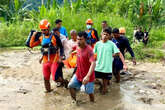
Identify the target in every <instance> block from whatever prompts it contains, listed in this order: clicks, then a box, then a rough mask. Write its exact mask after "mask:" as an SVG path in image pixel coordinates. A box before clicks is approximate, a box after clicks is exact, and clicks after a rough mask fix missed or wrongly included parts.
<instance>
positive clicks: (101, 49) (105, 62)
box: [94, 40, 120, 73]
mask: <svg viewBox="0 0 165 110" xmlns="http://www.w3.org/2000/svg"><path fill="white" fill-rule="evenodd" d="M119 52H120V51H119V49H118V48H117V46H116V45H115V43H113V42H112V41H109V40H108V41H107V42H105V43H103V42H102V41H99V42H97V43H96V45H95V47H94V53H95V54H97V60H96V67H95V71H98V72H103V73H112V62H113V56H112V55H113V54H115V53H119Z"/></svg>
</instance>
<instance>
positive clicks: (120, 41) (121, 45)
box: [115, 36, 135, 57]
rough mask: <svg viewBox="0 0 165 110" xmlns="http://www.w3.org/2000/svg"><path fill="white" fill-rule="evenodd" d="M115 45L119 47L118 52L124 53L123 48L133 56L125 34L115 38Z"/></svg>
mask: <svg viewBox="0 0 165 110" xmlns="http://www.w3.org/2000/svg"><path fill="white" fill-rule="evenodd" d="M115 40H116V41H117V42H116V45H117V47H118V48H119V49H120V52H121V53H122V54H123V56H124V55H125V53H124V52H125V49H127V51H128V52H129V53H130V54H131V56H132V57H135V54H134V52H133V50H132V48H131V46H130V44H129V40H128V39H127V38H126V37H125V36H120V37H119V38H117V39H115Z"/></svg>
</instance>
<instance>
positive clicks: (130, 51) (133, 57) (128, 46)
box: [125, 38, 136, 65]
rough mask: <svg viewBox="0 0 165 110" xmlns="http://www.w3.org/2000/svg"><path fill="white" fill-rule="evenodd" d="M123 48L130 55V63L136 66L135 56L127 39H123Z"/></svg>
mask: <svg viewBox="0 0 165 110" xmlns="http://www.w3.org/2000/svg"><path fill="white" fill-rule="evenodd" d="M125 46H126V48H127V51H128V52H129V53H130V55H131V57H132V61H133V63H134V65H136V59H135V54H134V52H133V50H132V48H131V46H130V44H129V41H128V39H127V38H125Z"/></svg>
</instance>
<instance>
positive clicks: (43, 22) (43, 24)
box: [39, 19, 50, 29]
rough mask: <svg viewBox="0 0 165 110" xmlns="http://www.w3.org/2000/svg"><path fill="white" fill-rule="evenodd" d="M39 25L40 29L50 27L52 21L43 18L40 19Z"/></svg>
mask: <svg viewBox="0 0 165 110" xmlns="http://www.w3.org/2000/svg"><path fill="white" fill-rule="evenodd" d="M39 26H40V29H49V27H50V23H49V22H48V20H46V19H43V20H41V21H40V24H39Z"/></svg>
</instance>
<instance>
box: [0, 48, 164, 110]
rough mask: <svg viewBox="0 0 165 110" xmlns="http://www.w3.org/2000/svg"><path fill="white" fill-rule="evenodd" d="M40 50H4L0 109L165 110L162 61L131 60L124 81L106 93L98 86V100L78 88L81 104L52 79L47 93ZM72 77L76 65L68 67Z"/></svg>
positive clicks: (0, 60)
mask: <svg viewBox="0 0 165 110" xmlns="http://www.w3.org/2000/svg"><path fill="white" fill-rule="evenodd" d="M39 57H40V53H39V52H38V51H35V52H33V54H31V53H29V52H28V51H24V50H19V51H18V50H13V51H3V52H2V51H1V52H0V110H165V77H164V75H165V66H163V65H162V64H161V62H160V63H143V62H138V63H137V65H136V66H133V65H132V62H130V61H127V65H128V67H129V73H130V74H127V75H122V78H121V82H120V84H117V83H115V81H114V79H113V80H112V81H111V85H110V86H109V89H108V90H109V92H108V94H106V95H101V94H100V93H99V87H98V86H97V85H96V86H95V98H96V101H95V103H91V102H89V99H88V96H87V95H86V94H84V93H82V92H78V94H77V99H78V100H79V101H78V102H79V104H78V106H77V105H76V104H74V103H73V102H72V100H71V97H70V94H69V91H68V90H66V89H65V88H62V87H61V88H57V87H56V84H55V83H54V82H53V81H52V80H51V86H52V88H53V92H51V93H44V91H45V90H44V85H43V75H42V65H41V64H39ZM63 71H64V77H65V78H67V79H70V76H71V74H72V71H73V70H72V69H66V68H64V70H63Z"/></svg>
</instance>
